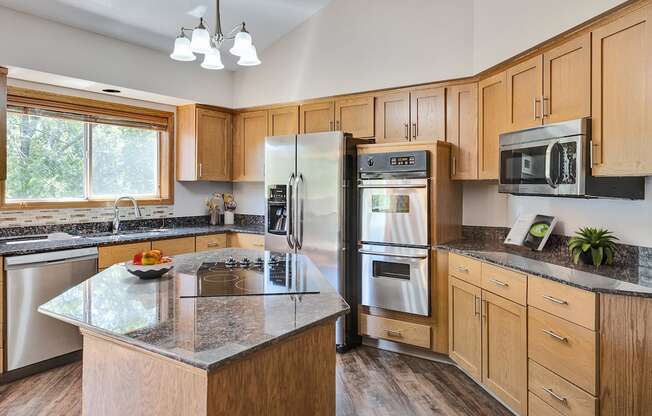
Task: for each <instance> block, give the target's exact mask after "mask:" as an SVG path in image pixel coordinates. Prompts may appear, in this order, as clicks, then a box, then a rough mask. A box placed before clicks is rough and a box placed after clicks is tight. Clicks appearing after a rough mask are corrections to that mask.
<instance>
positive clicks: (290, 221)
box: [285, 173, 295, 249]
mask: <svg viewBox="0 0 652 416" xmlns="http://www.w3.org/2000/svg"><path fill="white" fill-rule="evenodd" d="M294 179H295V177H294V173H293V174H291V175H290V177H289V178H288V189H287V192H286V194H285V204H286V205H287V210H288V216H287V233H286V235H285V238H286V240H287V242H288V246H290V248H291V249H294V241H292V240H293V233H294V210H293V209H292V208H293V203H294V201H293V199H294V198H292V193H293V192H292V190H293V187H294Z"/></svg>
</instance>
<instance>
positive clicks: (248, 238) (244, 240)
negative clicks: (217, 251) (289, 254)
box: [227, 233, 265, 250]
mask: <svg viewBox="0 0 652 416" xmlns="http://www.w3.org/2000/svg"><path fill="white" fill-rule="evenodd" d="M227 245H228V247H233V248H249V249H254V250H263V249H265V236H264V235H259V234H245V233H229V234H228V236H227Z"/></svg>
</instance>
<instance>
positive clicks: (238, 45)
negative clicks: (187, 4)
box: [170, 0, 260, 70]
mask: <svg viewBox="0 0 652 416" xmlns="http://www.w3.org/2000/svg"><path fill="white" fill-rule="evenodd" d="M215 3H216V4H215V10H216V12H215V32H214V33H213V35H212V36H211V34H210V32H209V30H208V28H207V27H206V25H205V24H204V18H202V17H200V18H199V25H197V27H195V28H194V29H188V28H185V27H182V28H181V32H180V33H179V36H177V38H176V40H175V41H174V50H173V51H172V54H171V55H170V58H172V59H174V60H175V61H182V62H190V61H194V60H196V59H197V56H196V55H195V54H201V55H204V61H203V62H202V63H201V67H202V68H205V69H215V70H217V69H223V68H224V64H222V56H221V55H220V47H221V46H222V44H223V43H224V41H225V40H233V47H231V49H229V52H231V54H232V55H235V56H237V57H239V58H240V59H238V65H242V66H256V65H260V60H259V59H258V54H257V53H256V47H255V46H254V45H253V44H252V43H251V35H250V34H249V32H247V29H246V28H245V22H242V23H240V24H238V25H236V26H235V27H234V28H233V29H231V31H230V32H228V33H227V34H226V35H225V34H224V33H222V23H221V21H220V0H215ZM188 32H191V37H190V38H188V37H187V36H186V33H188Z"/></svg>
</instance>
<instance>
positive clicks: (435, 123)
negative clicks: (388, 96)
mask: <svg viewBox="0 0 652 416" xmlns="http://www.w3.org/2000/svg"><path fill="white" fill-rule="evenodd" d="M410 137H411V140H416V141H421V140H429V141H433V140H439V139H441V140H445V139H446V89H445V88H443V87H440V88H429V89H426V90H416V91H412V92H411V93H410Z"/></svg>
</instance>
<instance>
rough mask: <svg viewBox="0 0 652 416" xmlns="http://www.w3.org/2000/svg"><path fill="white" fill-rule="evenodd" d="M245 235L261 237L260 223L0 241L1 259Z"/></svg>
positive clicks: (262, 228) (261, 228) (262, 230)
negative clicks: (130, 244) (58, 251)
mask: <svg viewBox="0 0 652 416" xmlns="http://www.w3.org/2000/svg"><path fill="white" fill-rule="evenodd" d="M228 232H235V233H248V234H264V233H265V231H264V226H263V225H261V224H251V225H215V226H194V227H175V228H169V229H164V230H163V231H147V230H145V231H142V232H135V231H128V232H125V233H124V234H117V235H113V234H108V233H98V234H96V235H93V234H88V235H81V236H79V237H77V236H74V238H69V239H65V240H48V241H39V242H29V243H21V244H8V243H7V242H6V241H5V242H2V241H0V256H17V255H23V254H34V253H44V252H47V251H56V250H67V249H73V248H85V247H98V246H107V245H115V244H125V243H135V242H138V241H152V240H164V239H167V238H178V237H190V236H197V235H207V234H220V233H228Z"/></svg>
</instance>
